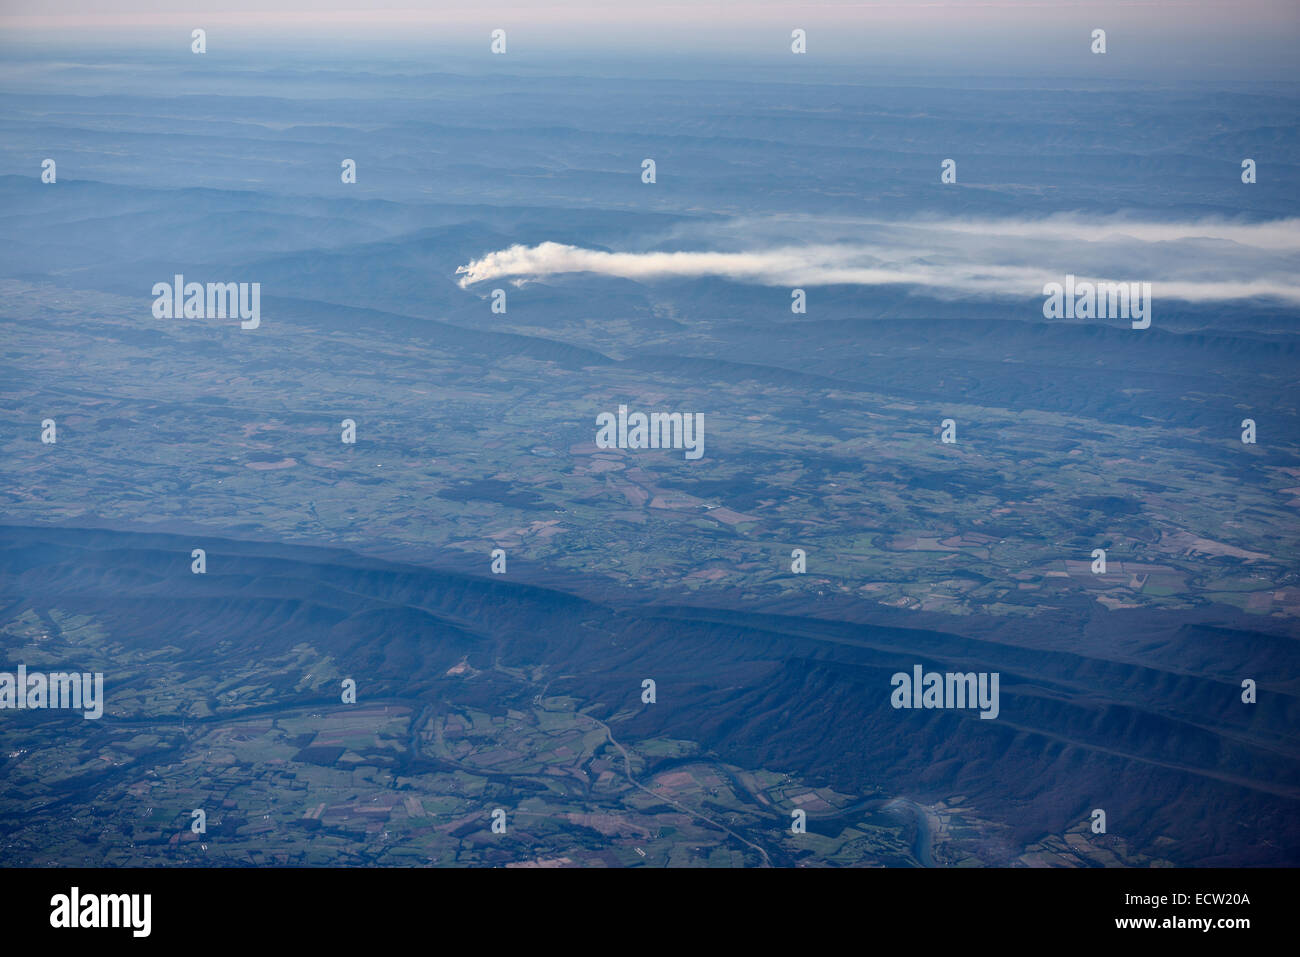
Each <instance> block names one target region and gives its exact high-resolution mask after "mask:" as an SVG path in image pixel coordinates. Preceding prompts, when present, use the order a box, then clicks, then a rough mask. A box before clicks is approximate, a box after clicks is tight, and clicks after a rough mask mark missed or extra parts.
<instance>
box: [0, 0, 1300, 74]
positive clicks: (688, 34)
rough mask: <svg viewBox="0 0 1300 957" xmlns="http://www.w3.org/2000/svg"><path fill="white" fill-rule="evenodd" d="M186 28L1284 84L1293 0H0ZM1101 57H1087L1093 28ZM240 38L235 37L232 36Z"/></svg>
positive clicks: (36, 34) (72, 21)
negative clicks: (792, 54)
mask: <svg viewBox="0 0 1300 957" xmlns="http://www.w3.org/2000/svg"><path fill="white" fill-rule="evenodd" d="M197 26H201V27H203V28H204V29H206V30H208V31H209V33H210V35H214V36H213V38H212V45H213V49H214V52H215V50H219V49H220V47H221V40H222V37H223V36H235V35H240V36H241V37H243V36H245V35H251V36H252V39H254V40H257V39H262V40H266V41H278V40H284V39H294V38H297V39H299V40H303V39H311V40H312V41H313V42H315V41H316V40H318V39H320V38H330V37H332V38H334V39H335V40H337V41H341V42H346V43H349V44H352V45H358V46H360V45H366V44H371V43H390V44H403V45H418V46H427V47H428V48H430V49H434V48H445V47H460V46H463V45H469V46H470V47H471V48H473V47H474V45H478V46H481V47H482V48H483V49H486V47H487V43H488V40H487V37H488V34H489V33H490V31H491V30H493V29H498V28H500V29H505V30H506V31H507V37H508V52H511V53H516V54H527V53H530V52H536V51H540V50H550V49H567V50H571V51H574V52H582V51H586V52H588V53H589V54H591V55H593V56H597V57H599V56H600V55H602V54H605V53H613V52H616V51H626V50H636V51H640V52H643V53H646V54H651V53H661V54H682V53H690V54H692V55H707V54H709V53H710V52H712V53H714V54H716V55H718V56H733V55H746V54H753V55H764V54H773V55H775V54H781V55H789V45H790V31H791V30H792V29H794V28H796V27H798V28H801V29H804V30H806V31H807V35H808V53H809V55H810V57H820V58H824V59H835V60H841V61H845V60H847V61H853V62H857V63H860V64H862V65H863V66H865V67H871V66H873V65H880V66H887V67H888V68H891V69H904V70H906V69H908V68H909V67H910V68H914V69H917V70H918V71H925V72H960V71H962V70H972V71H977V72H986V71H988V70H989V69H991V68H998V69H1001V70H1003V71H1005V72H1008V73H1026V72H1035V71H1037V72H1044V73H1059V72H1062V71H1064V72H1071V71H1074V72H1077V71H1079V70H1087V69H1092V70H1098V71H1110V72H1111V73H1115V72H1117V71H1119V72H1126V73H1130V74H1132V75H1151V74H1153V73H1155V74H1159V73H1161V72H1180V73H1184V74H1186V73H1191V74H1204V73H1206V72H1207V71H1208V72H1210V73H1222V74H1224V75H1236V76H1240V77H1250V76H1258V77H1261V78H1265V77H1266V78H1271V79H1292V78H1294V73H1295V69H1294V65H1293V63H1294V59H1295V49H1296V46H1297V43H1300V3H1298V2H1296V0H1231V2H1229V0H1098V2H1081V0H915V2H896V0H843V2H820V3H801V2H795V0H789V2H778V0H737V2H718V0H692V2H673V0H668V2H664V3H659V2H656V3H635V2H631V0H627V2H607V3H592V2H587V0H584V2H572V0H558V2H541V0H533V2H519V0H513V2H505V3H491V2H477V0H476V2H466V0H458V2H454V3H451V2H444V0H433V2H426V3H412V2H411V0H372V2H368V3H364V4H361V3H356V2H355V0H354V2H343V0H222V2H220V3H213V2H199V0H117V2H109V0H0V34H2V35H3V37H4V39H5V40H6V41H9V42H10V43H13V42H15V41H17V42H22V41H23V40H24V39H27V40H31V41H37V40H39V41H42V42H47V43H48V42H57V41H59V40H65V41H67V40H77V41H86V40H94V39H99V40H102V41H103V42H119V43H120V42H123V35H125V38H126V39H127V40H131V39H136V40H140V41H142V42H143V41H144V40H146V39H153V40H156V39H157V38H158V37H164V38H165V37H167V36H170V35H172V34H173V33H174V32H176V31H183V32H185V33H186V34H188V31H189V30H190V29H192V28H193V27H197ZM1097 28H1101V29H1104V30H1106V32H1107V46H1108V50H1107V58H1106V59H1105V60H1102V59H1101V58H1099V57H1091V54H1090V50H1089V46H1090V43H1091V39H1090V38H1091V33H1092V30H1094V29H1097ZM241 42H244V40H243V39H241Z"/></svg>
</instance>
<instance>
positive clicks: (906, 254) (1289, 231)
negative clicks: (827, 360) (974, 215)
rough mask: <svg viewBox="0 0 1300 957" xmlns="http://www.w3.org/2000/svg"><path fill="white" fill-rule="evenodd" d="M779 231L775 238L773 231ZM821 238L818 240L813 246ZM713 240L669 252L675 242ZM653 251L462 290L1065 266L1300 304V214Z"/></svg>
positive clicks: (597, 258)
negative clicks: (514, 284) (578, 276)
mask: <svg viewBox="0 0 1300 957" xmlns="http://www.w3.org/2000/svg"><path fill="white" fill-rule="evenodd" d="M778 237H779V238H778ZM814 238H817V239H820V240H822V241H813V239H814ZM678 240H679V241H681V242H682V243H683V244H689V245H691V246H698V245H700V243H701V242H705V243H708V244H709V245H712V246H715V247H717V249H716V250H710V251H698V250H691V251H665V250H664V249H663V248H662V247H663V246H665V245H670V244H671V243H673V242H674V241H678ZM653 245H655V246H656V247H658V248H654V249H644V250H642V251H628V252H607V251H604V250H599V249H584V248H581V247H578V246H570V245H565V244H562V243H553V242H546V243H541V244H539V245H537V246H511V247H509V248H507V249H502V250H498V251H496V252H491V253H488V254H487V255H485V256H483V257H481V258H480V259H476V260H474V261H473V262H471V263H468V264H467V265H465V266H461V267H460V268H459V269H457V271H456V272H457V275H459V276H460V277H461V278H460V285H461V286H462V287H465V288H467V287H469V286H471V285H474V284H476V283H481V282H487V281H490V280H514V281H527V280H535V279H544V278H547V277H551V276H558V275H564V274H572V273H588V274H595V275H599V276H609V277H617V278H621V279H631V280H636V281H640V282H652V281H659V280H673V279H699V278H708V277H713V278H721V279H728V280H731V281H734V282H743V283H754V284H757V285H765V286H788V287H796V286H822V285H835V284H849V285H864V286H873V285H897V284H904V285H911V286H918V287H923V288H924V289H925V290H926V291H927V292H930V293H931V294H934V295H938V296H944V297H948V298H959V297H968V296H979V297H1022V296H1038V295H1041V294H1042V289H1043V285H1044V283H1048V282H1059V281H1060V280H1061V277H1062V276H1064V275H1065V274H1066V273H1072V274H1074V275H1075V276H1078V277H1079V278H1080V279H1090V280H1094V281H1108V282H1149V283H1152V285H1153V287H1154V289H1155V294H1156V295H1158V296H1162V297H1168V298H1172V299H1180V300H1184V301H1188V302H1216V301H1230V300H1238V299H1249V298H1265V299H1276V300H1280V301H1283V302H1287V303H1291V304H1300V279H1297V275H1300V220H1296V219H1288V220H1277V221H1273V222H1268V223H1226V222H1217V221H1214V222H1212V221H1202V222H1183V223H1160V222H1136V221H1132V220H1122V219H1109V220H1082V219H1078V218H1070V217H1052V218H1049V219H1043V220H989V221H979V220H962V221H938V220H936V221H928V222H925V221H918V222H913V223H880V222H854V221H840V220H835V221H831V220H824V219H800V218H782V219H771V220H761V221H760V220H745V221H734V222H731V223H726V224H710V225H707V226H701V227H698V228H697V229H695V230H693V231H692V233H691V234H687V233H682V234H680V235H677V236H669V237H659V238H657V239H656V241H655V242H654V244H653Z"/></svg>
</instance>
